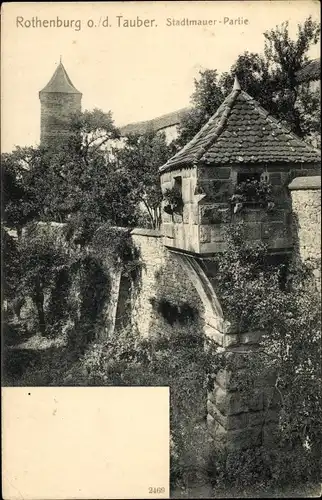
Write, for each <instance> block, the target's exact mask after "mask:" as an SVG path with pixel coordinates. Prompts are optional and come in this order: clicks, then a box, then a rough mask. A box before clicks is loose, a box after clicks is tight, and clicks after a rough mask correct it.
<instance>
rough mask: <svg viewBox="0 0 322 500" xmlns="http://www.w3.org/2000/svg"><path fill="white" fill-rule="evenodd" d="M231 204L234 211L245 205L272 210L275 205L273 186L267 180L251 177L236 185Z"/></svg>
mask: <svg viewBox="0 0 322 500" xmlns="http://www.w3.org/2000/svg"><path fill="white" fill-rule="evenodd" d="M230 201H231V204H232V205H233V207H234V213H237V212H239V211H240V210H242V208H243V207H245V206H255V207H256V206H257V207H262V208H266V209H268V210H271V209H272V208H273V207H274V201H273V197H272V187H271V185H270V184H269V183H268V182H267V181H265V180H256V179H249V180H246V181H244V182H241V183H239V184H237V185H236V187H235V191H234V194H233V195H232V197H231V199H230Z"/></svg>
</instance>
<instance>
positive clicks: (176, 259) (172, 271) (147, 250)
mask: <svg viewBox="0 0 322 500" xmlns="http://www.w3.org/2000/svg"><path fill="white" fill-rule="evenodd" d="M131 235H132V241H133V243H134V244H135V245H136V247H137V248H138V249H139V251H140V257H141V260H142V262H143V267H142V275H141V283H140V285H139V289H138V290H137V292H136V293H135V292H134V294H133V303H132V321H133V324H134V325H135V326H136V328H137V329H138V331H139V333H140V334H141V335H142V336H144V337H146V336H148V335H153V333H154V331H155V330H156V328H159V327H160V315H158V314H157V312H156V308H157V307H158V303H160V302H161V301H163V302H164V304H165V307H166V305H167V303H168V305H169V306H170V307H171V306H173V307H174V306H175V307H178V314H180V308H182V307H183V306H184V305H185V304H186V305H189V306H191V307H193V308H195V309H196V311H197V312H198V316H199V317H200V318H203V317H204V313H205V308H204V305H203V303H202V300H201V299H200V297H199V295H198V292H197V291H196V288H195V287H194V285H193V283H192V281H191V278H190V277H189V275H188V274H187V273H186V272H185V270H184V268H183V266H182V263H181V258H180V256H178V255H176V254H175V253H172V252H170V251H169V250H168V249H167V248H166V247H164V245H163V243H162V234H161V233H160V232H159V231H157V230H149V229H134V230H133V231H132V233H131ZM164 327H165V328H167V326H166V323H165V324H164Z"/></svg>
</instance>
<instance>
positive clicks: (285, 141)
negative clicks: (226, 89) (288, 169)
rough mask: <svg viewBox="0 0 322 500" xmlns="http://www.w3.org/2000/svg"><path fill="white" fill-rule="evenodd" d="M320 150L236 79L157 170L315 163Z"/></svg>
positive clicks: (317, 160)
mask: <svg viewBox="0 0 322 500" xmlns="http://www.w3.org/2000/svg"><path fill="white" fill-rule="evenodd" d="M320 160H321V152H320V151H319V150H317V149H315V148H313V147H312V146H310V145H308V144H307V143H306V142H304V141H303V140H301V139H300V138H298V137H297V136H296V135H295V134H293V133H292V132H291V130H290V127H287V126H285V125H282V124H281V122H280V121H279V120H277V119H275V118H273V117H272V116H270V115H269V113H268V112H267V111H265V110H264V109H263V108H262V107H261V106H260V105H259V104H258V102H256V101H255V100H254V99H253V98H252V97H251V96H250V95H248V94H247V93H246V92H244V91H243V90H241V88H240V85H239V82H238V80H237V79H235V84H234V88H233V90H232V92H231V93H230V94H229V95H228V96H227V97H226V99H225V100H224V101H223V103H222V104H221V106H220V107H219V108H218V110H217V111H216V113H215V114H214V115H213V116H212V117H211V118H210V120H209V121H208V122H207V123H206V124H205V125H204V127H202V129H201V130H200V131H199V132H198V133H197V134H196V135H195V136H194V138H193V139H192V140H191V141H190V142H188V144H186V146H184V148H182V149H181V150H180V151H179V152H178V153H177V154H176V155H174V156H173V157H172V158H170V160H168V161H167V163H166V164H165V165H163V166H162V167H160V172H164V171H167V170H173V169H175V168H178V167H181V166H184V165H187V166H188V165H192V164H198V163H203V164H219V165H222V164H228V163H230V164H238V163H240V164H241V165H242V164H260V163H284V164H285V163H287V164H289V163H293V164H294V163H317V162H320Z"/></svg>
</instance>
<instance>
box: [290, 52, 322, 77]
mask: <svg viewBox="0 0 322 500" xmlns="http://www.w3.org/2000/svg"><path fill="white" fill-rule="evenodd" d="M320 79H321V59H320V58H317V59H313V60H312V61H309V62H308V63H306V64H305V65H304V66H303V68H302V69H300V71H298V72H297V74H296V81H297V83H305V82H312V81H315V80H320Z"/></svg>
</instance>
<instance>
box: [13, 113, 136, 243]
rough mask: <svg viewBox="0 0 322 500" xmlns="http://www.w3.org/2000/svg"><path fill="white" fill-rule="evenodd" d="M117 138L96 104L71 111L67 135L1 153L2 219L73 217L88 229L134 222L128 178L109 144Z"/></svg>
mask: <svg viewBox="0 0 322 500" xmlns="http://www.w3.org/2000/svg"><path fill="white" fill-rule="evenodd" d="M118 138H119V132H118V130H117V129H116V128H115V126H114V123H113V120H112V116H111V113H103V112H102V111H100V110H97V109H95V110H94V111H91V112H89V111H85V112H84V113H77V114H75V115H74V116H73V117H72V120H71V133H70V135H69V136H68V137H67V138H66V141H63V142H61V143H59V142H57V144H50V146H47V145H42V146H40V147H39V148H17V149H16V150H15V151H13V152H12V153H10V154H6V155H3V166H4V192H5V197H4V198H5V199H4V208H5V210H4V217H5V222H6V224H7V225H9V226H10V227H21V226H23V225H24V224H26V223H27V222H29V221H31V220H34V221H36V220H41V221H55V222H67V221H70V220H72V221H73V223H74V225H75V224H78V223H79V224H81V225H83V226H86V228H87V229H86V231H87V232H88V231H89V233H91V234H93V232H94V230H95V228H96V227H97V226H98V225H99V224H100V223H102V222H110V223H111V224H114V225H121V226H123V225H133V224H134V223H135V221H136V217H137V212H138V210H137V208H136V206H135V203H134V198H133V196H132V193H131V185H130V179H129V178H128V176H125V175H124V174H123V173H122V171H121V170H119V169H118V168H117V163H116V158H115V154H113V149H112V146H113V144H114V143H115V142H117V141H118Z"/></svg>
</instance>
